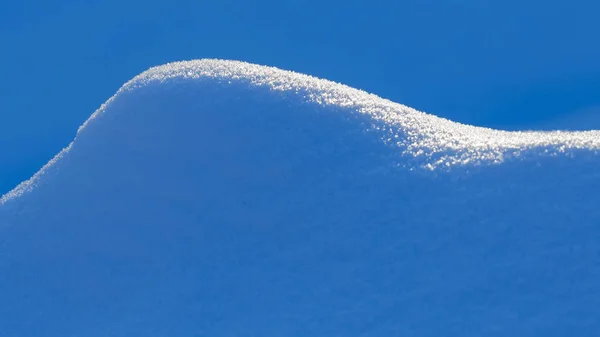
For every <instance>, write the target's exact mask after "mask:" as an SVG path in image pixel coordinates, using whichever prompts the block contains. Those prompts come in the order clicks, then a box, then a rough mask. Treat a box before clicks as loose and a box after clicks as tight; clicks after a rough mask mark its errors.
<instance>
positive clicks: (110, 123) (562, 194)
mask: <svg viewBox="0 0 600 337" xmlns="http://www.w3.org/2000/svg"><path fill="white" fill-rule="evenodd" d="M598 150H600V131H586V132H559V131H556V132H506V131H498V130H492V129H486V128H480V127H474V126H468V125H461V124H458V123H455V122H452V121H448V120H445V119H442V118H438V117H436V116H433V115H430V114H426V113H423V112H419V111H416V110H414V109H411V108H409V107H406V106H404V105H401V104H397V103H394V102H391V101H388V100H385V99H382V98H379V97H377V96H375V95H372V94H368V93H366V92H364V91H360V90H357V89H353V88H350V87H347V86H344V85H342V84H337V83H334V82H330V81H326V80H321V79H317V78H314V77H311V76H307V75H302V74H298V73H293V72H289V71H283V70H279V69H276V68H269V67H263V66H258V65H252V64H248V63H243V62H235V61H220V60H199V61H189V62H178V63H172V64H167V65H164V66H160V67H156V68H152V69H150V70H148V71H146V72H144V73H142V74H140V75H139V76H137V77H135V78H134V79H132V80H131V81H129V82H128V83H126V84H125V85H124V86H123V87H122V88H121V89H120V90H119V91H118V92H117V94H116V95H115V96H113V97H112V98H111V99H109V100H108V101H107V102H106V103H105V104H103V105H102V106H101V107H100V109H98V110H97V111H96V112H95V113H94V114H93V115H92V116H91V118H90V119H89V120H88V121H87V122H85V123H84V125H83V126H82V127H81V128H80V129H79V130H78V133H77V136H76V138H75V140H74V142H73V143H72V144H70V145H69V146H68V147H66V148H65V149H64V150H63V151H62V152H60V154H58V155H57V156H56V157H55V158H54V159H53V160H52V161H51V162H50V163H49V164H48V165H46V166H45V167H44V168H42V169H41V170H40V171H39V172H38V173H37V174H36V175H35V176H34V177H33V178H32V179H30V180H29V181H27V182H24V183H22V184H21V185H19V186H18V187H17V188H16V189H14V190H13V191H12V192H10V193H8V194H7V195H5V196H3V197H2V199H1V201H0V248H1V249H2V250H1V252H0V275H2V276H1V277H0V336H19V337H28V336H31V337H34V336H35V337H40V336H50V337H54V336H56V337H58V336H60V337H64V336H85V337H90V336H111V337H116V336H123V337H125V336H128V337H129V336H261V337H266V336H302V337H305V336H386V337H388V336H595V335H596V334H597V332H598V331H600V263H599V262H600V260H598V259H599V256H600V230H599V227H598V226H599V225H600V207H598V205H599V204H600V192H599V191H600V170H599V169H598V167H600V166H599V165H600V154H599V153H598Z"/></svg>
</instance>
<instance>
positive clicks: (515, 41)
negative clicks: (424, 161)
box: [0, 0, 600, 194]
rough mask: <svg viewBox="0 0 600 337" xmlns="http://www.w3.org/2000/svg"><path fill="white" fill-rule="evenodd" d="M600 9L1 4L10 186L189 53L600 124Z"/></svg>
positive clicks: (512, 0) (150, 1) (536, 124)
mask: <svg viewBox="0 0 600 337" xmlns="http://www.w3.org/2000/svg"><path fill="white" fill-rule="evenodd" d="M599 12H600V3H598V2H596V1H592V0H586V1H584V0H575V1H568V2H567V1H556V0H549V1H541V0H536V1H517V0H508V1H484V0H458V1H457V0H453V1H427V0H412V1H376V0H374V1H360V2H358V1H322V0H321V1H317V0H309V1H271V0H269V1H222V0H219V1H191V0H181V1H179V0H174V1H154V0H145V1H138V0H134V1H131V0H103V1H100V0H66V1H59V2H49V1H41V0H19V1H16V0H8V1H2V2H0V45H1V46H2V53H0V64H2V66H1V68H0V69H1V73H0V93H1V94H0V160H1V163H0V194H1V193H3V192H6V191H8V190H9V189H10V188H12V187H14V186H15V185H16V184H17V183H18V182H20V181H22V180H23V179H26V178H28V177H29V176H31V174H32V173H34V172H35V171H37V169H39V167H40V166H41V165H43V164H44V163H45V162H46V161H48V160H49V159H50V158H51V157H52V156H53V155H54V154H56V153H57V152H58V150H60V149H61V148H62V147H64V146H66V145H67V144H68V143H69V141H70V140H71V139H72V138H73V136H74V135H75V131H76V129H77V127H78V126H79V125H80V124H81V123H82V122H83V121H84V120H86V119H87V117H88V116H89V115H90V114H91V113H92V112H93V111H94V110H95V109H96V108H98V107H99V106H100V104H102V103H103V102H104V101H105V100H106V99H107V98H109V97H110V96H111V95H112V94H114V92H115V91H116V90H117V89H118V88H119V87H120V86H121V85H122V84H123V83H124V82H125V81H127V80H128V79H130V78H131V77H133V76H135V75H136V74H138V73H140V72H142V71H144V70H145V69H147V68H148V67H150V66H154V65H159V64H162V63H166V62H170V61H177V60H186V59H195V58H206V57H210V58H225V59H237V60H243V61H248V62H253V63H259V64H265V65H273V66H277V67H280V68H284V69H289V70H294V71H298V72H303V73H308V74H312V75H315V76H318V77H323V78H327V79H330V80H334V81H337V82H341V83H344V84H347V85H350V86H353V87H357V88H361V89H364V90H367V91H369V92H372V93H375V94H378V95H380V96H382V97H385V98H389V99H391V100H394V101H397V102H400V103H404V104H407V105H409V106H412V107H415V108H417V109H420V110H424V111H427V112H430V113H433V114H436V115H440V116H443V117H447V118H450V119H453V120H457V121H460V122H464V123H470V124H476V125H484V126H490V127H496V128H504V129H511V130H514V129H530V128H555V127H560V126H561V125H567V127H573V128H578V127H579V128H580V127H582V125H584V126H589V127H600V126H598V124H594V122H595V120H594V119H593V118H590V115H594V114H598V111H599V110H600V109H599V108H598V106H600V95H598V93H599V92H600V61H599V60H600V44H598V43H597V34H598V32H600V20H598V19H597V15H598V13H599ZM580 115H584V116H583V117H581V116H580ZM577 120H581V121H583V122H580V123H577Z"/></svg>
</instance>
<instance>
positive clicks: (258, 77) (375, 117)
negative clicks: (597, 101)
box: [0, 59, 600, 205]
mask: <svg viewBox="0 0 600 337" xmlns="http://www.w3.org/2000/svg"><path fill="white" fill-rule="evenodd" d="M182 79H185V80H189V79H210V80H215V81H223V82H229V83H231V82H241V83H246V84H248V85H251V86H259V87H268V88H270V89H271V90H273V91H276V92H281V93H283V94H291V95H294V96H295V97H296V99H300V100H301V101H303V102H307V103H315V104H319V105H324V106H339V107H343V108H346V109H347V110H348V111H355V112H358V113H361V114H364V115H366V116H368V117H370V118H371V120H372V126H371V128H370V130H369V131H372V132H377V133H378V134H379V135H380V138H381V140H382V141H383V142H384V143H386V144H387V145H389V146H393V147H397V148H398V150H399V151H398V155H399V156H402V157H404V158H408V159H409V160H406V159H405V160H404V161H403V163H402V164H399V165H401V166H404V167H407V166H408V169H411V170H412V169H418V168H421V169H427V170H438V169H449V168H452V167H456V166H479V165H490V164H499V163H502V162H504V161H505V160H507V159H518V158H520V157H527V154H531V153H536V155H542V156H556V155H561V154H563V155H574V154H575V152H576V151H573V150H587V151H593V152H594V153H597V152H598V150H599V149H600V131H598V130H594V131H577V132H564V131H551V132H539V131H538V132H522V131H519V132H509V131H502V130H494V129H489V128H483V127H476V126H470V125H464V124H460V123H456V122H453V121H450V120H447V119H444V118H440V117H437V116H434V115H430V114H427V113H424V112H420V111H417V110H415V109H412V108H410V107H407V106H405V105H402V104H398V103H395V102H392V101H390V100H387V99H383V98H381V97H378V96H376V95H374V94H369V93H367V92H365V91H362V90H358V89H355V88H351V87H349V86H346V85H343V84H340V83H336V82H332V81H329V80H324V79H319V78H316V77H313V76H309V75H304V74H300V73H296V72H292V71H286V70H281V69H278V68H275V67H267V66H260V65H255V64H250V63H246V62H240V61H229V60H218V59H202V60H193V61H182V62H174V63H168V64H165V65H162V66H158V67H153V68H150V69H149V70H147V71H145V72H143V73H141V74H140V75H138V76H136V77H134V78H133V79H132V80H130V81H129V82H127V83H125V84H124V85H123V86H122V87H121V88H120V89H119V90H118V91H117V93H116V94H115V95H114V96H113V97H111V98H110V99H109V100H108V101H106V102H105V103H104V104H102V106H101V107H100V108H99V109H98V110H96V111H95V112H94V113H93V114H92V115H91V117H90V118H89V119H88V120H87V121H86V122H85V123H84V124H83V125H82V126H81V127H80V128H79V130H78V131H77V135H79V134H80V133H81V132H82V131H83V130H85V128H86V126H88V124H89V123H91V122H93V121H94V119H95V118H96V117H98V116H99V115H101V114H103V113H104V112H105V111H106V109H107V107H108V106H109V105H110V104H111V103H112V102H113V101H114V100H115V98H116V97H117V96H119V95H120V94H123V93H125V92H128V91H133V90H136V89H139V88H143V87H146V86H148V85H151V84H157V83H158V84H160V83H166V82H170V81H177V80H182ZM76 140H77V136H76V137H75V140H74V141H76ZM71 145H72V144H71ZM71 145H69V146H67V147H66V148H65V149H63V150H62V151H61V152H60V153H59V154H58V155H57V156H56V157H55V158H54V159H52V160H51V161H50V162H49V163H48V164H46V165H45V166H44V167H43V168H42V169H41V170H40V171H39V172H38V173H36V174H35V175H34V176H33V177H32V178H31V179H29V180H27V181H25V182H23V183H21V184H20V185H19V186H17V187H16V188H15V189H14V190H12V191H10V192H9V193H7V194H6V195H4V196H2V198H0V205H1V204H3V203H5V202H6V201H8V200H9V199H12V198H15V197H17V196H19V195H21V194H23V193H24V192H26V191H29V190H31V189H32V188H34V187H35V185H36V182H37V181H38V180H39V178H40V177H41V176H43V174H44V172H45V171H46V170H47V169H48V167H50V166H52V165H54V163H56V162H57V161H58V160H59V159H60V158H61V157H62V156H64V155H65V154H66V153H67V152H68V151H69V149H70V148H71ZM407 163H408V164H407Z"/></svg>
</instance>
